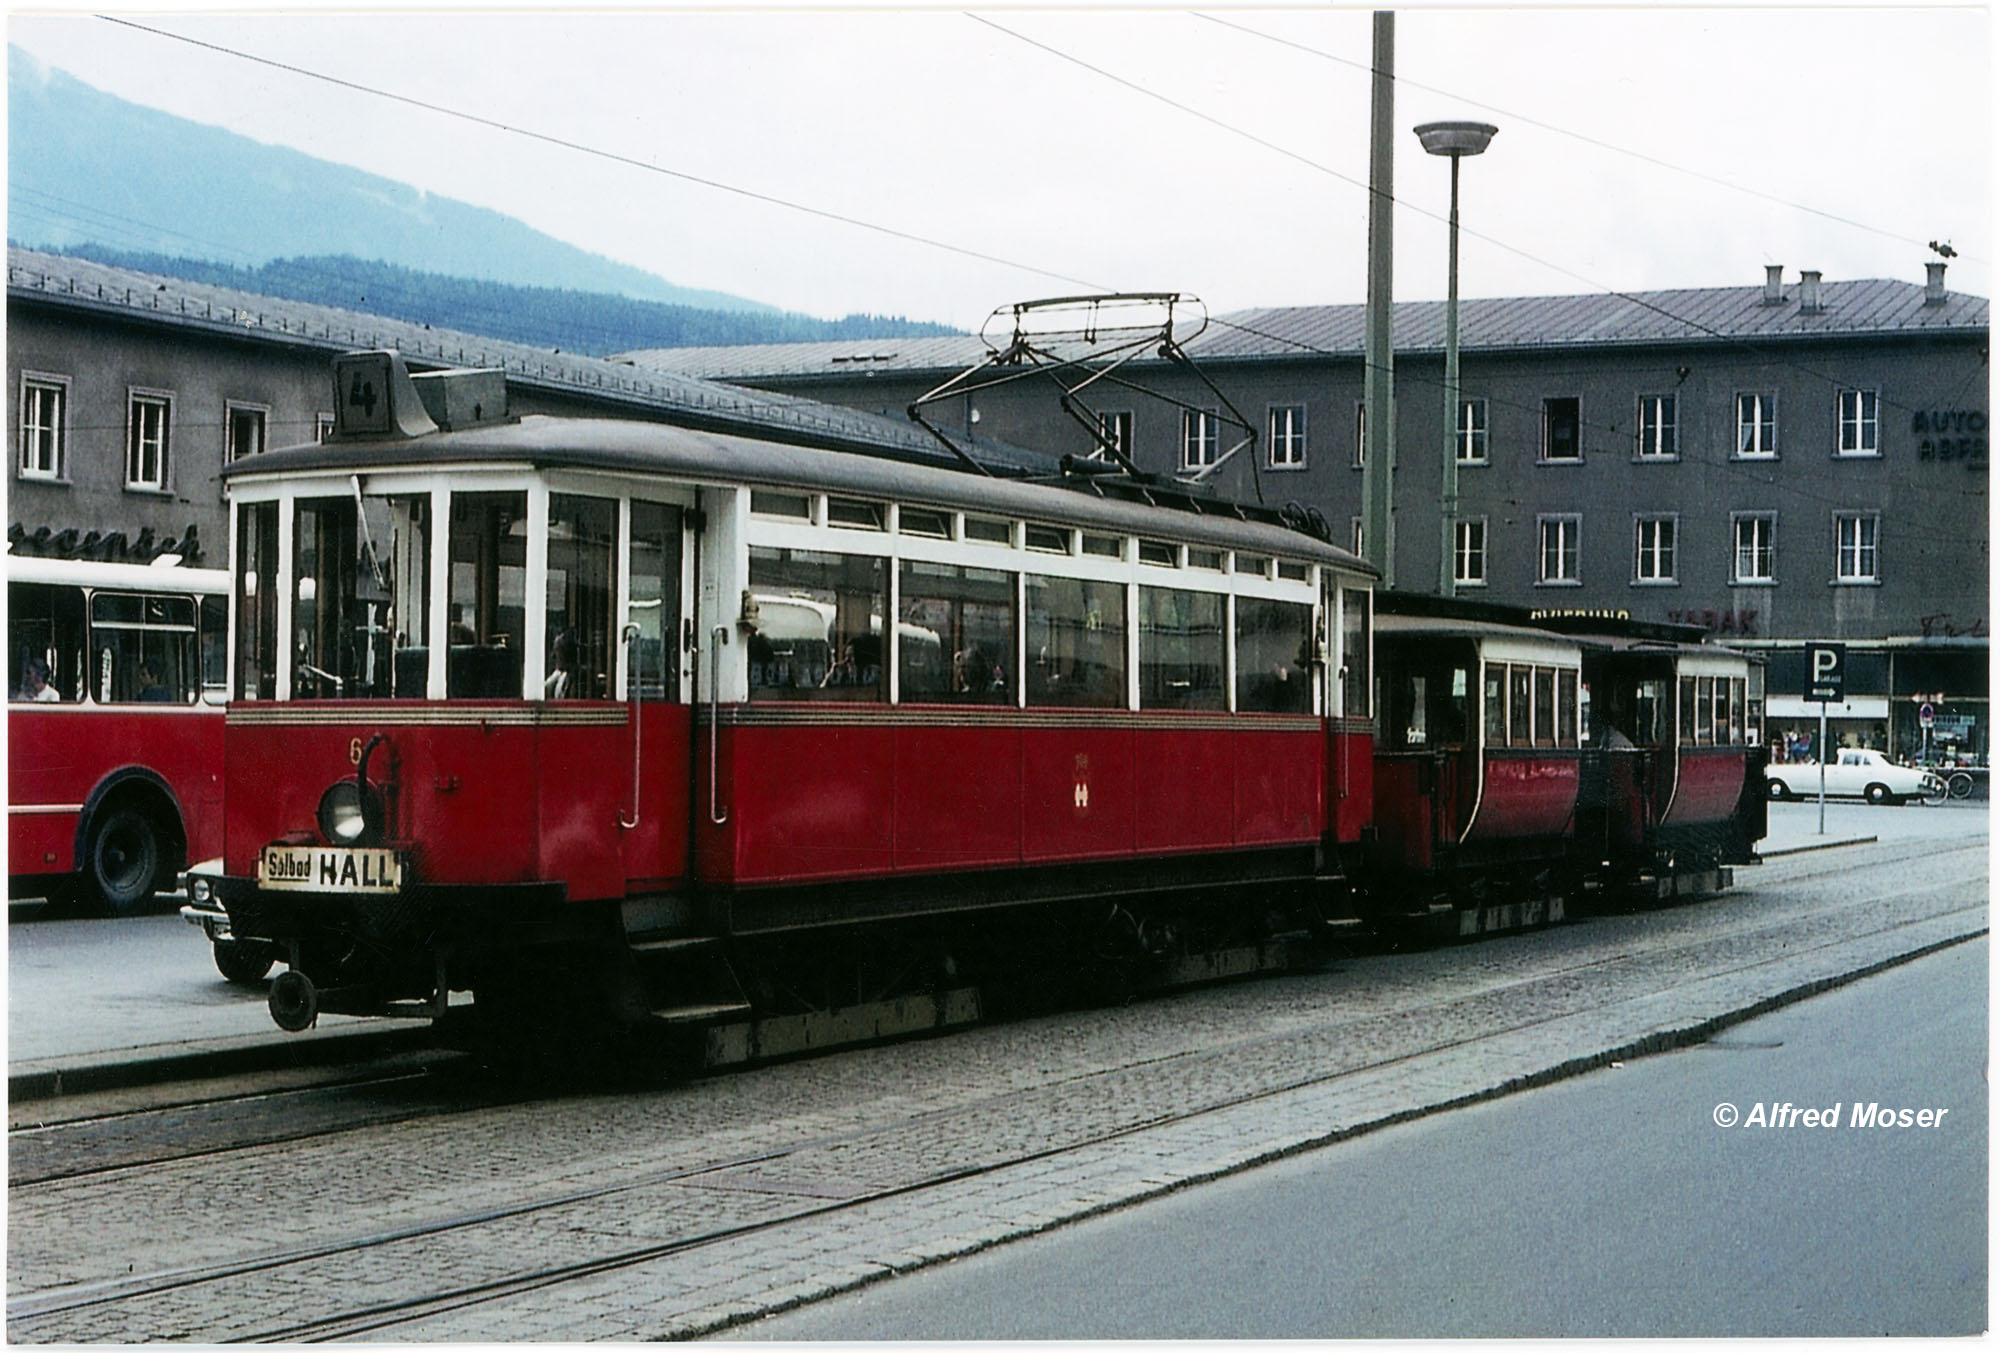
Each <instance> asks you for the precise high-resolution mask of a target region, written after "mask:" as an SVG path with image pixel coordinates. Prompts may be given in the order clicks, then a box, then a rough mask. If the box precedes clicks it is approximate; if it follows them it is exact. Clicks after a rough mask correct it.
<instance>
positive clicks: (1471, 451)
mask: <svg viewBox="0 0 2000 1353" xmlns="http://www.w3.org/2000/svg"><path fill="white" fill-rule="evenodd" d="M1458 463H1459V464H1460V465H1484V464H1485V463H1486V401H1485V400H1483V399H1462V400H1460V401H1459V402H1458Z"/></svg>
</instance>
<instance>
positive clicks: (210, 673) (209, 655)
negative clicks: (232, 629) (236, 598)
mask: <svg viewBox="0 0 2000 1353" xmlns="http://www.w3.org/2000/svg"><path fill="white" fill-rule="evenodd" d="M200 631H201V700H202V703H203V704H205V705H220V704H226V703H227V702H228V700H229V599H228V598H227V597H203V598H201V620H200Z"/></svg>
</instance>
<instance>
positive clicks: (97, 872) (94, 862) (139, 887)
mask: <svg viewBox="0 0 2000 1353" xmlns="http://www.w3.org/2000/svg"><path fill="white" fill-rule="evenodd" d="M163 853H164V852H163V850H162V848H161V844H160V829H159V826H158V825H157V824H156V823H155V822H154V821H153V818H152V815H151V814H149V813H147V812H146V811H145V810H144V809H142V808H134V807H132V806H130V805H129V804H128V805H125V806H122V807H115V808H112V809H111V810H110V811H108V812H107V813H105V814H104V816H103V817H101V818H99V819H98V820H97V822H96V823H94V824H93V825H92V826H91V829H90V843H89V846H88V849H87V850H86V852H85V855H84V866H83V878H84V885H85V887H86V888H87V889H88V890H89V892H90V893H91V894H92V895H93V896H94V897H95V900H96V901H97V903H98V905H99V907H101V908H102V910H103V911H105V912H107V913H109V914H110V915H112V916H128V915H130V914H131V913H133V912H135V911H137V910H138V909H139V906H140V905H141V904H142V903H144V902H145V901H146V900H147V899H148V898H150V897H152V895H153V891H154V883H155V881H156V880H157V879H158V878H159V875H160V861H161V858H162V855H163Z"/></svg>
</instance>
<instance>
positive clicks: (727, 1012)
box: [652, 1001, 750, 1024]
mask: <svg viewBox="0 0 2000 1353" xmlns="http://www.w3.org/2000/svg"><path fill="white" fill-rule="evenodd" d="M652 1013H653V1018H654V1019H656V1020H659V1021H660V1022H661V1023H662V1024H706V1023H708V1022H709V1021H710V1020H719V1019H728V1018H730V1017H732V1016H737V1015H747V1014H749V1013H750V1003H749V1002H748V1001H726V1002H721V1003H718V1004H715V1005H669V1006H663V1007H661V1008H660V1009H658V1010H655V1011H653V1012H652Z"/></svg>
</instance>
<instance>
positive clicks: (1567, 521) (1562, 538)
mask: <svg viewBox="0 0 2000 1353" xmlns="http://www.w3.org/2000/svg"><path fill="white" fill-rule="evenodd" d="M1537 522H1538V524H1539V526H1540V527H1541V533H1542V571H1541V576H1540V581H1541V582H1544V583H1557V584H1562V585H1568V584H1571V583H1576V582H1580V581H1582V578H1581V576H1580V574H1579V573H1578V571H1577V543H1578V541H1580V540H1581V539H1582V537H1583V518H1582V517H1580V516H1577V515H1576V514H1574V513H1568V514H1565V515H1562V516H1553V517H1541V518H1538V519H1537Z"/></svg>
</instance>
